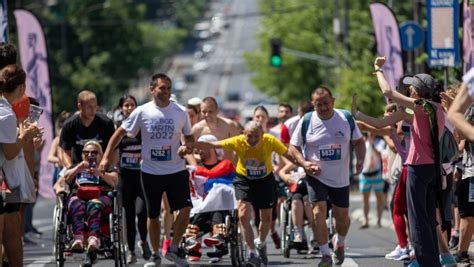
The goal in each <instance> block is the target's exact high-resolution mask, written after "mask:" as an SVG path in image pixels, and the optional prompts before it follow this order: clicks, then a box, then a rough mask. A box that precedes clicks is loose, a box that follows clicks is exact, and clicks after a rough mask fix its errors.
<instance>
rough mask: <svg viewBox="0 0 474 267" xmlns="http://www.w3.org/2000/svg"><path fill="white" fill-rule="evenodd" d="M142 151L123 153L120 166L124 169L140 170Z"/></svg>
mask: <svg viewBox="0 0 474 267" xmlns="http://www.w3.org/2000/svg"><path fill="white" fill-rule="evenodd" d="M140 159H141V154H140V153H127V152H124V153H122V156H121V158H120V167H121V168H124V169H132V170H139V169H140Z"/></svg>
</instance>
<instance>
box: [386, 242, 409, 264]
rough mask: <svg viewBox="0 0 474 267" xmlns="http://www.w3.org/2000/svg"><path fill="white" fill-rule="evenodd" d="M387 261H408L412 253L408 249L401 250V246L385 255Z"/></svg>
mask: <svg viewBox="0 0 474 267" xmlns="http://www.w3.org/2000/svg"><path fill="white" fill-rule="evenodd" d="M385 258H386V259H387V260H396V261H401V260H407V259H409V258H410V251H409V250H408V249H407V248H401V247H400V246H399V245H398V246H397V247H396V248H395V249H394V250H393V251H392V252H390V253H388V254H387V255H385Z"/></svg>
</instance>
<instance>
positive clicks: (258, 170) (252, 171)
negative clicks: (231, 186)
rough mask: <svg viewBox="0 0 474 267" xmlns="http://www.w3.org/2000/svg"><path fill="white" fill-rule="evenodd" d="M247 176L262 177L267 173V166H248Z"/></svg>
mask: <svg viewBox="0 0 474 267" xmlns="http://www.w3.org/2000/svg"><path fill="white" fill-rule="evenodd" d="M246 170H247V178H262V177H265V175H266V174H267V167H265V166H262V167H251V166H246Z"/></svg>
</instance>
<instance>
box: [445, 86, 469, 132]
mask: <svg viewBox="0 0 474 267" xmlns="http://www.w3.org/2000/svg"><path fill="white" fill-rule="evenodd" d="M472 103H473V102H472V100H471V99H470V97H469V95H468V93H467V86H466V84H465V83H463V84H462V85H461V89H460V91H459V93H458V95H457V96H456V98H455V99H454V102H453V104H452V105H451V107H450V109H449V111H448V120H449V122H450V123H451V124H452V125H453V126H454V127H456V129H458V132H459V133H460V134H461V135H463V136H465V137H466V138H467V139H469V140H470V141H474V125H472V124H471V123H470V122H468V121H467V120H466V119H465V118H464V113H465V112H466V110H467V109H468V108H469V106H470V105H471V104H472Z"/></svg>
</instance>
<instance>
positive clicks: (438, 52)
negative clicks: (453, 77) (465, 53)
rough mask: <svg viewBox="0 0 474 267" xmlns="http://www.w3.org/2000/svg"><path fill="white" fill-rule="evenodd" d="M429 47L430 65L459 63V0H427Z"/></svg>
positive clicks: (454, 64)
mask: <svg viewBox="0 0 474 267" xmlns="http://www.w3.org/2000/svg"><path fill="white" fill-rule="evenodd" d="M426 9H427V19H428V27H427V38H426V39H427V49H428V64H429V66H430V67H454V66H456V65H458V64H459V36H458V25H459V1H458V0H449V1H446V0H427V1H426Z"/></svg>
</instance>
